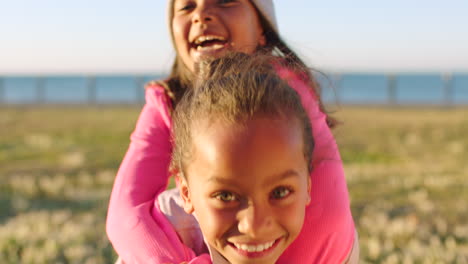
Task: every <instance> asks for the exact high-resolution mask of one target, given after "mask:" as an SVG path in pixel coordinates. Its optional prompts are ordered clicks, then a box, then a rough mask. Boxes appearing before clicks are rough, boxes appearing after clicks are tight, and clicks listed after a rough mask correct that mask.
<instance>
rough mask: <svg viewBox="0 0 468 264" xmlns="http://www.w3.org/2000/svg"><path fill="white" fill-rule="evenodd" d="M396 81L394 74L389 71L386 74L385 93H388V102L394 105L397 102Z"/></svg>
mask: <svg viewBox="0 0 468 264" xmlns="http://www.w3.org/2000/svg"><path fill="white" fill-rule="evenodd" d="M396 86H397V83H396V75H395V74H393V73H390V74H388V75H387V95H388V104H389V105H396V103H397V87H396Z"/></svg>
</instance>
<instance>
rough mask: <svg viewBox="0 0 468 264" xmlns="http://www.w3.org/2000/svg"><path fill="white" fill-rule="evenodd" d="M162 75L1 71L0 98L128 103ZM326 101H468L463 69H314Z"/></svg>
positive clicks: (16, 101)
mask: <svg viewBox="0 0 468 264" xmlns="http://www.w3.org/2000/svg"><path fill="white" fill-rule="evenodd" d="M163 77H164V75H152V76H151V75H145V76H134V75H119V76H93V77H89V76H42V77H40V78H38V77H34V76H3V77H2V76H0V104H35V103H56V104H82V103H100V104H116V103H118V104H133V103H143V102H144V88H143V86H144V84H145V83H146V82H148V81H150V80H154V79H161V78H163ZM316 78H317V80H318V82H319V83H320V84H321V86H322V96H323V98H324V101H325V102H327V103H335V102H337V103H340V104H402V105H413V104H423V105H425V104H429V105H444V104H455V105H462V104H468V73H467V74H461V73H459V74H453V75H452V76H451V78H449V79H448V80H447V79H445V78H444V77H443V76H442V75H441V74H397V75H392V76H390V75H386V74H376V73H372V74H366V73H343V74H340V75H333V74H330V75H323V74H317V75H316Z"/></svg>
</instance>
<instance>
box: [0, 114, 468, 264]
mask: <svg viewBox="0 0 468 264" xmlns="http://www.w3.org/2000/svg"><path fill="white" fill-rule="evenodd" d="M139 111H140V109H139V107H118V106H115V107H90V108H84V107H57V108H54V107H29V108H23V107H22V108H16V107H11V108H8V107H3V108H0V213H1V214H0V263H6V264H8V263H90V264H91V263H113V262H114V261H115V258H116V255H115V253H114V252H113V249H112V247H111V246H110V244H109V242H108V240H107V238H106V235H105V229H104V225H105V215H106V209H107V202H108V198H109V195H110V191H111V188H112V183H113V180H114V176H115V173H116V170H117V168H118V166H119V164H120V161H121V160H122V157H123V155H124V154H125V151H126V148H127V146H128V143H129V139H128V138H129V135H130V133H131V131H132V129H133V127H134V124H135V121H136V118H137V116H138V114H139ZM335 115H336V117H338V119H340V120H341V121H343V125H341V126H340V127H339V128H337V129H336V130H335V131H334V133H335V135H336V138H337V141H338V143H339V145H340V150H341V153H342V157H343V160H344V163H345V170H346V174H347V181H348V187H349V191H350V196H351V202H352V210H353V215H354V218H355V221H356V224H357V227H358V231H359V234H360V245H361V259H362V263H387V264H391V263H405V264H406V263H468V136H467V132H468V117H466V116H467V115H468V109H466V108H464V109H463V108H450V109H449V108H447V109H439V108H437V109H436V108H427V109H422V108H397V109H389V108H363V107H345V108H342V109H340V110H339V111H338V112H337V113H336V114H335Z"/></svg>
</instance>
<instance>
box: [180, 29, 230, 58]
mask: <svg viewBox="0 0 468 264" xmlns="http://www.w3.org/2000/svg"><path fill="white" fill-rule="evenodd" d="M211 36H215V37H219V38H221V39H223V40H224V41H225V42H224V43H223V44H221V43H218V44H215V45H213V46H209V47H203V48H198V47H197V45H196V44H195V42H196V40H197V39H199V38H201V37H211ZM229 43H230V42H229V39H228V38H227V37H224V36H223V35H222V34H216V33H210V32H203V34H199V35H197V36H195V37H193V38H191V39H190V43H189V45H190V47H189V48H190V54H191V55H192V57H193V58H194V60H195V61H197V60H198V59H199V58H203V57H217V56H218V55H220V54H222V53H224V52H225V51H226V50H227V49H228V48H229V46H230V44H229Z"/></svg>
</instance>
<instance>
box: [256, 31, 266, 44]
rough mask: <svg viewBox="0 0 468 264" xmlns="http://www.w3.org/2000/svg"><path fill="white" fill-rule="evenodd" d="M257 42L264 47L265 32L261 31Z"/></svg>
mask: <svg viewBox="0 0 468 264" xmlns="http://www.w3.org/2000/svg"><path fill="white" fill-rule="evenodd" d="M258 44H259V45H260V46H261V47H264V46H265V45H266V37H265V32H262V35H261V36H260V39H259V40H258Z"/></svg>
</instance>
